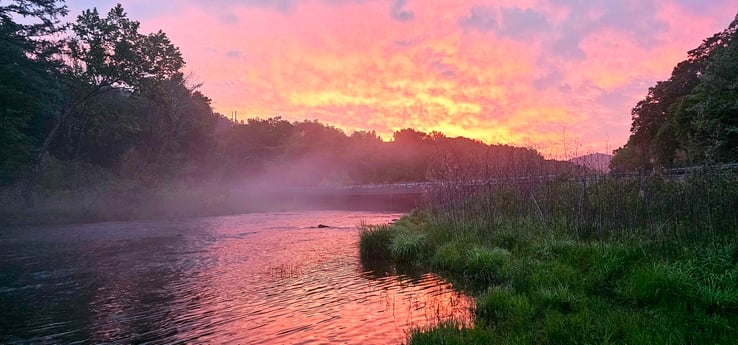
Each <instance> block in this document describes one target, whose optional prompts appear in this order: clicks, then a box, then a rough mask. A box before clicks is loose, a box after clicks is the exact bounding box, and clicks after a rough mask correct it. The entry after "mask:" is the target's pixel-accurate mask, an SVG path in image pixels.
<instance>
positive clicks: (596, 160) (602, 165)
mask: <svg viewBox="0 0 738 345" xmlns="http://www.w3.org/2000/svg"><path fill="white" fill-rule="evenodd" d="M612 157H613V156H612V155H608V154H604V153H591V154H588V155H584V156H579V157H576V158H572V159H570V160H569V162H572V163H574V164H576V165H581V166H583V167H587V168H590V169H593V170H596V171H600V172H605V173H606V172H610V160H612Z"/></svg>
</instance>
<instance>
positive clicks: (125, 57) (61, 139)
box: [0, 0, 572, 206]
mask: <svg viewBox="0 0 738 345" xmlns="http://www.w3.org/2000/svg"><path fill="white" fill-rule="evenodd" d="M66 15H67V10H66V8H65V6H63V2H61V1H48V0H32V1H11V2H9V4H8V5H3V6H0V19H1V20H2V21H1V22H0V25H1V27H0V56H1V58H0V59H1V60H2V61H0V116H1V119H2V121H1V123H0V141H1V142H0V184H2V186H4V189H5V190H6V191H8V190H12V191H15V193H16V194H17V195H20V196H22V197H23V199H24V200H25V203H26V205H27V206H31V205H33V204H34V200H35V199H38V196H40V195H41V196H43V195H45V194H44V193H45V192H48V191H70V190H71V191H74V190H78V189H80V188H89V187H90V186H91V185H96V184H100V183H103V184H105V183H110V181H113V180H115V181H118V182H120V181H134V182H129V183H128V184H126V183H123V184H122V187H119V188H122V189H125V188H126V187H125V186H130V185H136V186H141V188H151V187H155V186H157V185H158V184H160V183H162V182H164V181H186V182H187V183H194V182H198V181H210V182H212V181H222V182H234V181H244V180H247V179H252V178H256V177H269V176H272V177H274V178H276V177H279V178H281V179H282V180H272V182H273V183H278V184H292V185H299V186H308V185H318V184H325V183H330V184H365V183H391V182H399V181H424V180H429V179H439V178H459V177H463V178H481V177H495V176H513V175H514V176H518V175H530V174H548V173H552V172H561V171H564V170H566V169H569V168H571V167H572V165H571V164H569V163H563V162H556V161H547V160H545V159H544V158H543V157H542V156H541V155H540V154H539V153H538V152H536V151H535V150H532V149H526V148H517V147H511V146H505V145H487V144H484V143H482V142H480V141H475V140H470V139H466V138H461V137H459V138H448V137H446V136H444V135H443V134H442V133H439V132H432V133H424V132H420V131H416V130H413V129H403V130H400V131H397V132H395V133H394V136H393V138H392V139H393V140H392V141H390V142H385V141H383V140H382V139H381V138H380V137H379V136H378V135H377V134H376V133H375V132H367V131H357V132H354V133H351V134H350V135H347V134H345V133H344V132H343V131H341V130H340V129H337V128H335V127H332V126H329V125H326V124H322V123H319V122H317V121H302V122H289V121H286V120H283V119H281V118H280V117H274V118H268V119H259V118H252V119H249V120H247V121H245V122H244V121H242V122H235V121H231V120H230V119H227V118H225V117H224V116H222V115H220V114H217V113H214V112H213V110H212V108H211V105H210V99H209V98H208V97H206V96H205V95H203V94H202V93H201V92H199V91H198V90H197V89H198V86H197V85H191V84H190V83H189V82H188V80H187V78H186V76H185V75H184V74H183V71H182V69H183V67H184V65H185V61H184V60H183V58H182V56H181V54H180V52H179V49H178V48H177V47H176V46H175V45H174V44H173V43H172V42H170V41H169V39H168V38H167V36H166V34H165V33H163V32H161V31H159V32H157V33H153V34H143V33H140V32H139V23H138V22H136V21H134V20H131V19H129V18H128V16H127V14H126V12H125V11H124V9H123V8H122V7H121V6H120V5H118V6H116V7H114V8H113V9H111V10H110V11H109V12H108V13H107V14H106V15H105V16H102V15H101V14H100V13H99V12H98V11H97V9H92V10H87V11H84V12H83V13H82V14H81V15H80V16H79V17H77V19H76V21H75V22H74V23H71V24H64V23H63V22H62V19H63V18H64V16H66ZM20 18H23V20H18V19H20ZM452 175H453V176H452ZM462 175H463V176H462ZM118 185H121V184H120V183H118ZM112 189H114V188H112ZM5 194H6V195H7V194H8V193H5ZM6 199H7V197H6ZM6 201H7V200H6ZM8 202H10V201H8Z"/></svg>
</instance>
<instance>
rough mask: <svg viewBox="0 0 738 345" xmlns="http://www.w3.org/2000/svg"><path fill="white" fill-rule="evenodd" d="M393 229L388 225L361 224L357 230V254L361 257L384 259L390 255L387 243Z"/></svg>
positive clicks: (389, 240) (388, 243) (389, 241)
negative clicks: (358, 230)
mask: <svg viewBox="0 0 738 345" xmlns="http://www.w3.org/2000/svg"><path fill="white" fill-rule="evenodd" d="M392 233H393V231H392V230H391V229H390V227H389V225H367V224H362V225H361V231H360V232H359V255H360V256H361V258H362V259H365V260H366V259H368V260H377V259H386V258H388V257H389V255H390V250H389V245H390V243H391V241H392Z"/></svg>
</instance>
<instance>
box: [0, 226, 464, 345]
mask: <svg viewBox="0 0 738 345" xmlns="http://www.w3.org/2000/svg"><path fill="white" fill-rule="evenodd" d="M397 217H398V215H396V214H382V213H366V212H347V211H315V212H312V211H311V212H300V213H277V214H249V215H239V216H228V217H213V218H202V219H188V220H176V221H161V222H126V223H105V224H94V225H81V226H68V227H59V228H34V229H12V230H7V229H6V230H3V231H2V233H0V325H2V327H0V342H2V343H25V342H29V341H30V342H34V343H60V342H62V343H69V342H75V341H79V342H81V343H101V342H122V343H130V342H150V343H154V344H157V343H177V342H183V343H193V342H197V343H202V342H210V343H228V342H230V343H240V344H245V343H247V344H298V343H299V344H321V343H350V344H388V343H402V342H403V341H404V340H405V337H406V334H407V333H408V332H409V330H410V329H411V328H412V327H424V326H429V325H432V324H434V323H437V322H438V321H439V320H448V319H454V320H457V321H459V322H464V323H467V324H468V323H470V322H471V321H470V313H469V310H470V308H471V307H472V305H471V304H472V303H473V302H472V301H471V300H470V299H469V298H467V297H466V296H465V295H463V294H461V293H459V292H457V291H454V290H453V288H452V286H451V285H450V284H449V283H447V282H445V281H443V280H441V279H439V278H438V277H436V276H434V275H433V274H430V273H423V272H413V271H411V270H403V269H401V268H397V267H394V266H391V265H387V264H386V263H385V264H382V263H362V262H360V260H359V258H358V249H357V243H358V230H357V228H356V225H357V224H359V223H360V222H362V221H364V222H366V223H386V222H388V221H390V220H391V219H393V218H397ZM318 224H328V225H331V226H332V227H331V228H316V227H315V226H316V225H318Z"/></svg>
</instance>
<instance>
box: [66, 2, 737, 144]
mask: <svg viewBox="0 0 738 345" xmlns="http://www.w3.org/2000/svg"><path fill="white" fill-rule="evenodd" d="M117 2H120V3H121V4H122V5H123V7H124V8H125V9H126V11H127V12H128V15H129V17H130V18H131V19H134V20H138V21H140V22H141V31H142V32H144V33H148V32H155V31H158V30H163V31H164V32H165V33H167V35H168V36H169V37H170V38H171V39H172V41H173V42H174V44H175V45H177V46H178V47H179V48H180V49H181V51H182V54H183V57H184V59H185V61H186V62H187V66H186V72H187V73H188V74H189V75H190V78H191V79H190V80H191V81H192V83H193V84H196V83H202V86H201V87H200V91H201V92H203V93H204V94H205V95H207V96H208V97H210V98H211V99H212V100H213V103H212V104H213V108H214V110H215V111H217V112H220V113H222V114H224V115H226V116H229V117H230V116H231V115H232V114H233V113H234V111H235V112H237V116H238V119H239V120H245V119H247V118H254V117H259V118H268V117H274V116H281V117H282V118H283V119H286V120H289V121H302V120H305V119H307V120H318V121H320V122H322V123H326V124H330V125H333V126H336V127H338V128H340V129H342V130H344V131H345V132H346V133H347V134H350V133H351V132H353V131H354V130H374V131H376V132H377V133H378V134H379V135H381V136H382V138H384V139H385V140H389V139H391V138H392V133H393V131H396V130H400V129H403V128H414V129H417V130H421V131H425V132H430V131H440V132H443V133H445V134H446V135H448V136H454V137H455V136H465V137H469V138H474V139H480V140H482V141H484V142H486V143H490V144H511V145H517V146H526V147H532V148H536V149H538V150H539V151H541V152H542V153H544V154H545V155H547V156H549V157H559V158H562V157H572V156H576V155H580V154H586V153H593V152H605V153H609V152H611V151H612V150H613V149H616V148H618V147H620V146H622V145H623V144H624V143H625V142H626V141H627V139H628V136H629V134H630V132H629V130H630V124H631V114H630V110H631V109H632V108H633V106H634V105H635V104H636V102H638V100H640V99H642V98H644V97H645V96H646V94H647V92H648V88H649V87H651V86H653V85H654V84H655V83H656V82H657V81H659V80H665V79H668V78H669V76H670V74H671V71H672V69H673V68H674V66H675V65H676V64H677V63H678V62H680V61H682V60H684V59H685V58H686V57H687V51H688V50H690V49H693V48H696V47H697V46H698V45H699V44H700V43H701V42H702V40H703V39H705V38H707V37H709V36H712V35H713V34H714V33H717V32H719V31H722V30H723V29H724V28H726V27H727V26H728V24H729V23H730V21H731V20H732V19H733V18H734V16H735V14H736V12H737V11H738V1H736V0H497V1H476V0H435V1H434V0H209V1H200V0H177V1H174V0H160V1H150V0H120V1H108V0H101V1H82V0H68V1H67V5H68V6H69V9H70V20H71V18H76V16H77V15H78V14H79V13H80V12H81V11H82V10H84V9H88V8H91V7H97V8H98V10H100V11H101V12H103V13H106V12H107V11H108V10H109V9H110V8H111V7H113V6H114V5H115V4H116V3H117Z"/></svg>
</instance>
